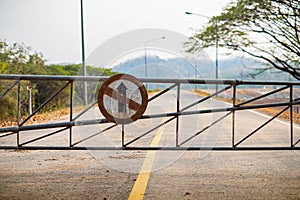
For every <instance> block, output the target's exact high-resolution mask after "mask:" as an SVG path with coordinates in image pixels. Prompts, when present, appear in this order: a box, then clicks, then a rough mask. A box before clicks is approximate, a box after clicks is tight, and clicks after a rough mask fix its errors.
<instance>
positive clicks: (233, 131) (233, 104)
mask: <svg viewBox="0 0 300 200" xmlns="http://www.w3.org/2000/svg"><path fill="white" fill-rule="evenodd" d="M235 105H236V84H235V83H234V84H233V92H232V125H231V128H232V130H231V133H232V147H236V146H235V144H234V134H235Z"/></svg>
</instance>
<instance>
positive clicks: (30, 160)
mask: <svg viewBox="0 0 300 200" xmlns="http://www.w3.org/2000/svg"><path fill="white" fill-rule="evenodd" d="M165 153H166V152H161V154H165ZM174 153H176V152H174ZM128 154H129V152H128ZM205 154H207V155H206V156H204V157H202V158H201V156H200V157H199V152H186V153H184V155H183V156H182V157H181V158H180V159H178V160H176V161H175V162H174V163H172V164H170V165H168V166H165V167H164V168H162V169H160V170H157V171H154V172H152V173H151V176H150V181H149V184H148V187H147V190H146V193H145V198H144V199H300V171H299V164H300V159H299V158H300V153H299V152H296V151H280V152H279V151H271V152H270V151H267V152H207V153H205ZM0 157H1V161H0V166H1V171H0V199H102V200H104V199H127V198H128V196H129V194H130V191H131V189H132V186H133V184H134V181H135V180H136V177H137V174H136V173H128V172H121V171H117V170H114V169H112V168H109V167H106V166H105V165H104V164H103V163H101V162H100V161H99V160H97V159H96V158H94V157H93V156H92V155H91V154H89V151H24V150H22V151H11V150H1V151H0Z"/></svg>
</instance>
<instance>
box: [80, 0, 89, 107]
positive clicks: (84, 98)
mask: <svg viewBox="0 0 300 200" xmlns="http://www.w3.org/2000/svg"><path fill="white" fill-rule="evenodd" d="M82 1H83V0H80V8H81V9H80V11H81V49H82V75H83V76H86V66H85V52H84V26H83V2H82ZM82 96H83V104H84V105H87V82H86V81H84V82H83V90H82Z"/></svg>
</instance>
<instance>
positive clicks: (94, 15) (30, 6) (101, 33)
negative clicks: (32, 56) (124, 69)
mask: <svg viewBox="0 0 300 200" xmlns="http://www.w3.org/2000/svg"><path fill="white" fill-rule="evenodd" d="M83 1H84V23H85V49H86V58H87V57H88V55H89V54H90V53H91V52H92V51H93V50H94V49H95V48H96V47H97V46H98V45H100V44H101V43H103V42H104V41H106V40H108V39H110V38H112V37H113V36H116V35H118V34H121V33H124V32H126V31H131V30H135V29H140V28H160V29H169V30H172V31H176V32H178V33H180V34H184V35H186V36H191V35H192V33H193V31H192V30H191V28H193V29H197V28H199V27H201V26H203V25H204V24H205V23H206V22H207V19H205V18H201V17H199V16H195V15H186V14H185V11H189V12H194V13H199V14H201V15H206V16H209V17H211V16H213V15H218V14H220V12H221V11H222V9H223V8H224V7H225V6H226V4H228V3H229V2H231V0H148V1H146V0H127V1H125V0H106V1H104V0H83ZM0 38H1V39H6V40H7V41H8V42H9V43H12V42H24V43H25V44H26V45H27V46H30V47H32V49H33V50H36V51H37V52H41V53H42V54H43V55H44V57H45V58H46V60H47V61H48V62H49V63H61V62H67V63H69V62H74V63H80V62H81V26H80V0H0Z"/></svg>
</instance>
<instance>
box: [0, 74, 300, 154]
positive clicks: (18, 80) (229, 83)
mask: <svg viewBox="0 0 300 200" xmlns="http://www.w3.org/2000/svg"><path fill="white" fill-rule="evenodd" d="M107 79H108V77H92V76H90V77H83V76H43V75H0V81H3V80H5V81H10V82H11V85H10V86H8V87H7V89H6V90H5V91H4V93H3V94H0V95H1V96H0V100H1V99H2V98H4V97H5V96H6V95H7V94H8V93H9V92H10V91H11V90H12V89H13V88H17V91H18V92H17V97H16V98H17V99H18V105H17V106H18V113H17V122H16V124H17V125H16V126H9V127H1V128H0V149H48V150H51V149H52V150H67V149H69V150H85V149H89V150H121V149H124V150H300V146H299V143H300V138H299V137H300V134H299V135H298V136H297V134H295V133H294V129H295V128H297V126H298V125H296V124H295V123H294V121H293V116H294V111H293V109H294V108H295V107H297V108H299V105H300V98H299V97H297V98H295V97H294V96H295V95H294V89H295V88H298V87H299V86H300V82H261V81H242V80H198V79H154V78H142V79H140V80H141V81H142V82H144V83H146V84H147V83H149V84H150V83H160V84H168V85H169V86H168V87H167V88H166V89H164V90H162V91H160V92H159V93H157V94H155V95H154V96H151V97H150V98H149V99H148V102H149V103H151V101H153V100H154V99H157V98H159V97H160V96H161V95H163V94H165V93H167V92H169V91H171V90H172V91H176V94H177V101H176V102H177V103H176V105H175V107H176V108H175V111H174V112H169V113H160V114H152V115H143V116H142V117H141V119H139V120H143V119H149V118H152V119H154V118H165V119H166V120H165V121H163V122H162V123H160V124H159V125H157V126H155V127H154V128H152V129H151V130H148V131H146V132H145V133H141V134H140V135H139V136H138V137H136V138H134V139H133V140H131V141H129V142H127V143H126V142H125V140H124V137H125V135H126V132H125V131H124V125H123V126H122V130H121V138H120V140H121V144H120V146H119V147H107V146H80V144H82V142H83V141H86V140H89V139H91V138H93V137H94V136H96V135H97V134H101V133H103V132H105V131H108V130H110V129H112V128H114V127H116V126H117V124H114V123H112V125H111V126H108V127H106V128H105V129H103V130H101V131H100V132H99V133H97V134H94V135H90V136H88V137H86V138H83V139H81V140H78V141H73V140H74V139H73V132H72V130H73V127H75V126H85V125H92V124H108V123H110V122H108V121H107V120H106V119H105V118H98V119H89V120H79V118H80V116H82V115H83V114H84V113H86V112H87V111H88V110H90V109H91V108H93V107H94V106H95V105H96V103H97V101H94V102H92V103H91V104H90V105H88V106H86V108H85V109H83V110H82V111H81V112H79V114H77V115H76V116H75V114H74V108H73V98H74V83H75V82H76V81H78V82H83V81H86V82H95V83H97V82H103V81H105V80H107ZM25 81H46V82H55V81H58V82H63V83H64V85H63V86H62V87H61V88H59V89H58V90H57V91H56V92H54V93H53V94H52V95H51V96H50V97H49V98H48V99H47V100H45V102H44V103H43V104H41V105H40V106H39V107H38V108H36V109H35V110H34V111H33V112H32V113H30V114H29V115H28V116H27V117H26V118H25V119H23V120H21V84H22V82H25ZM185 84H196V85H204V84H205V85H210V86H214V85H218V87H216V88H220V89H219V90H218V91H216V92H214V93H213V94H209V95H207V96H203V97H201V99H200V100H197V101H196V102H193V103H191V104H189V105H188V106H185V107H183V108H181V105H180V98H181V90H182V86H183V85H185ZM254 85H257V86H276V87H277V89H273V90H272V91H270V92H267V93H265V94H262V95H260V96H258V97H254V98H251V99H249V100H246V101H243V102H238V101H237V100H238V99H237V87H239V86H254ZM220 86H222V87H220ZM64 90H68V91H69V105H70V106H69V120H67V121H63V122H52V123H43V124H29V125H26V122H28V121H29V120H30V119H31V118H32V117H33V116H35V115H36V114H37V113H38V112H39V111H40V110H41V109H42V108H43V107H44V106H45V105H47V104H48V103H49V102H51V100H52V99H53V98H55V97H56V96H57V95H58V94H59V93H61V92H62V91H64ZM229 90H230V91H232V98H231V102H230V105H229V106H228V107H226V108H207V109H200V110H193V111H190V110H188V109H190V108H192V107H193V106H195V105H199V104H201V103H203V102H205V101H207V100H211V99H213V98H215V97H218V96H219V95H220V94H222V93H223V92H225V91H229ZM283 90H288V91H289V100H288V101H284V102H270V103H263V104H251V103H253V102H254V101H257V100H260V99H263V98H265V97H267V96H270V95H274V94H276V93H279V92H281V91H283ZM1 106H5V105H1ZM273 107H279V108H280V109H281V111H280V112H278V113H277V114H275V115H274V116H271V117H270V118H269V119H268V120H267V121H266V122H264V123H263V124H261V125H260V126H258V127H257V128H255V129H254V130H253V131H251V132H250V133H249V134H247V135H246V136H245V137H242V139H239V140H238V141H236V140H237V139H236V133H235V130H236V126H237V124H236V113H237V112H238V111H242V110H252V109H260V108H273ZM286 111H288V112H289V119H288V122H287V123H289V136H288V137H289V141H290V142H289V145H286V146H272V145H266V146H249V147H247V146H241V144H242V143H244V142H245V141H246V140H248V139H249V138H251V136H253V135H254V134H255V133H257V132H258V131H259V130H260V129H262V128H263V127H265V126H266V125H268V124H269V123H270V122H271V121H273V120H274V119H275V118H277V117H278V116H279V115H281V114H282V113H284V112H286ZM220 112H224V113H225V115H224V116H222V117H221V118H219V119H217V120H215V121H213V122H212V123H211V124H209V125H208V126H206V127H204V128H203V129H202V130H199V131H197V133H195V134H193V135H192V136H190V137H189V138H187V139H185V140H184V141H179V135H180V134H181V133H180V131H179V125H180V123H179V120H180V117H182V116H188V115H201V114H207V113H220ZM228 116H231V133H230V135H231V138H230V140H231V145H230V146H218V147H216V146H205V147H203V146H188V147H186V146H184V145H183V144H185V143H187V142H189V141H190V140H192V139H193V138H195V137H197V136H198V135H200V134H201V133H203V132H204V131H205V130H207V129H209V128H210V127H212V126H214V125H215V124H217V123H218V122H220V121H221V120H223V119H225V118H227V117H228ZM49 120H50V119H49ZM171 121H174V122H175V127H174V137H175V139H174V141H175V143H174V145H173V146H167V147H164V146H161V147H152V146H144V147H133V146H131V144H133V143H134V142H136V141H137V140H139V139H141V138H143V137H145V136H146V135H148V134H149V133H151V132H153V131H155V130H157V129H159V128H160V127H162V126H164V125H166V124H168V123H169V122H171ZM51 128H59V130H56V131H54V132H51V133H47V134H44V135H42V136H38V137H35V138H34V139H31V140H29V141H26V142H20V137H22V133H23V132H24V131H32V130H42V129H51ZM297 129H298V128H297ZM67 130H68V131H67ZM66 131H67V134H68V144H66V145H65V146H52V145H51V144H49V145H46V146H34V145H30V144H32V143H34V142H36V141H39V140H42V139H44V138H47V137H50V136H53V135H56V134H58V133H61V132H66ZM7 137H10V138H11V137H14V138H15V139H14V140H15V141H14V143H15V144H13V145H11V144H10V145H7V144H6V142H5V141H1V140H3V139H4V138H7Z"/></svg>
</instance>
